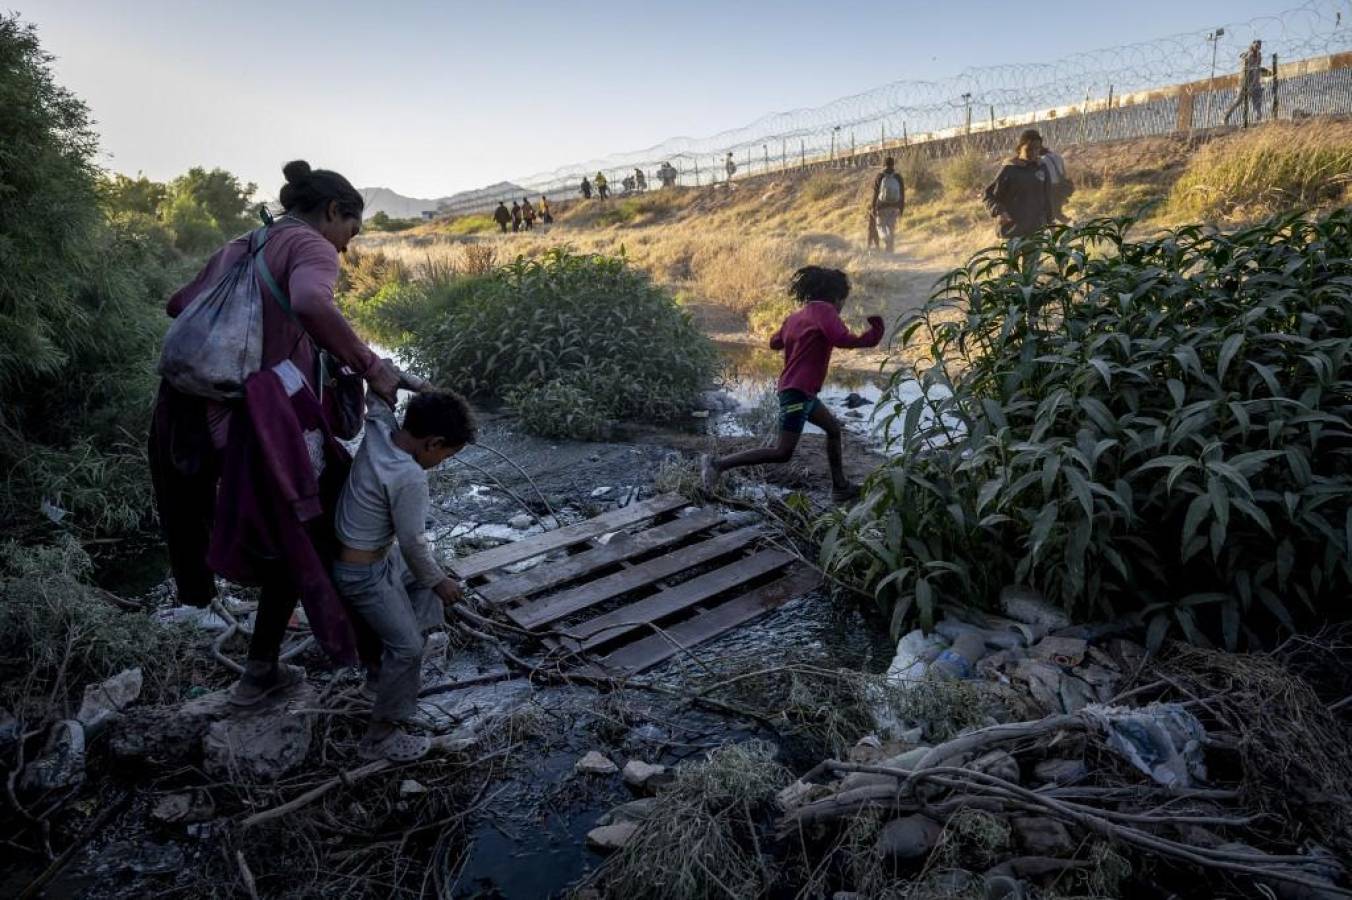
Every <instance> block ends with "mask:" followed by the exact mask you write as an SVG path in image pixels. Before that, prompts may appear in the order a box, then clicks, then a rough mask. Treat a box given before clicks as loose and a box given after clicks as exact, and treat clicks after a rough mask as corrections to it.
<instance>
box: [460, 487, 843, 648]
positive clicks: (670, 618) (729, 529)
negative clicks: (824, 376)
mask: <svg viewBox="0 0 1352 900" xmlns="http://www.w3.org/2000/svg"><path fill="white" fill-rule="evenodd" d="M764 537H765V533H764V531H762V530H761V528H760V526H758V525H744V526H736V525H734V524H731V523H729V522H728V521H727V516H726V514H725V513H722V512H719V511H717V510H712V509H697V508H691V507H690V502H689V501H688V500H686V499H685V498H684V497H681V496H680V495H678V494H663V495H661V496H658V497H653V498H652V499H650V500H645V501H643V502H641V503H634V504H631V505H629V506H625V507H621V508H619V509H614V510H611V511H610V512H607V513H604V514H602V515H599V516H596V517H595V518H591V519H587V520H585V521H582V522H578V523H577V524H575V525H567V526H564V527H562V528H556V529H555V530H553V531H546V532H544V533H543V534H539V535H536V536H534V537H530V538H527V539H525V540H522V541H517V542H515V543H511V544H504V545H502V546H500V547H494V548H492V549H490V550H484V551H482V552H480V553H476V554H474V555H473V556H468V557H466V558H464V559H458V560H455V562H454V563H452V568H453V569H454V571H455V573H456V575H457V576H458V577H459V578H461V579H462V580H463V581H464V582H465V584H466V585H468V586H469V587H471V588H473V589H474V590H475V591H476V592H477V593H478V594H479V596H480V597H482V598H483V599H485V600H486V601H487V602H488V603H489V604H490V605H492V606H493V607H495V608H496V609H497V610H499V611H500V612H502V613H503V614H504V615H505V616H506V617H507V618H508V619H510V620H511V621H513V622H515V623H516V624H517V625H519V626H521V627H522V628H525V629H528V630H530V631H532V632H535V633H537V634H539V635H541V636H542V639H543V640H544V642H545V644H546V645H547V646H549V647H551V648H565V649H569V650H573V651H579V652H581V653H582V654H584V655H585V656H586V657H587V659H588V660H589V661H591V662H593V663H596V664H598V665H599V666H601V667H602V668H603V669H604V670H605V671H607V672H609V673H611V674H615V675H632V674H634V673H636V672H641V671H643V670H644V669H647V668H650V667H652V666H654V665H656V664H657V663H659V662H662V661H663V660H665V659H668V658H669V657H671V656H673V655H675V654H677V653H680V652H681V651H682V650H683V649H684V648H689V647H693V646H695V645H697V644H700V643H702V642H704V641H708V640H710V639H712V638H715V637H718V636H719V635H721V634H724V633H726V632H728V631H730V630H732V629H733V628H736V627H737V626H739V625H742V624H744V623H746V622H750V621H751V620H752V619H755V618H757V617H758V616H761V615H764V614H765V613H767V612H769V611H770V610H772V609H775V608H777V607H779V606H782V605H783V604H784V603H786V602H788V601H789V600H791V599H793V598H794V597H796V596H799V595H801V594H803V593H805V592H807V591H809V590H811V589H813V588H814V587H816V586H817V584H818V576H817V575H816V573H814V572H812V571H811V570H810V569H808V568H807V567H806V566H803V565H802V564H800V563H799V562H798V561H797V560H796V559H795V558H794V557H793V556H792V555H791V554H789V553H786V552H784V551H783V550H779V549H776V548H774V547H769V546H766V544H765V541H764ZM546 554H548V555H549V556H551V557H553V558H549V559H546V560H544V561H543V562H540V563H539V564H537V565H535V566H533V567H531V568H525V569H524V570H520V571H513V570H514V569H522V566H521V564H522V563H526V562H527V561H529V560H534V559H536V558H538V557H540V556H543V555H546Z"/></svg>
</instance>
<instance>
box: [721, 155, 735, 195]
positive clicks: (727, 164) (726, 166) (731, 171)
mask: <svg viewBox="0 0 1352 900" xmlns="http://www.w3.org/2000/svg"><path fill="white" fill-rule="evenodd" d="M723 171H724V172H727V173H728V189H729V190H731V189H732V176H734V175H736V174H737V163H735V162H733V161H732V151H731V150H729V151H728V158H727V159H725V160H724V161H723Z"/></svg>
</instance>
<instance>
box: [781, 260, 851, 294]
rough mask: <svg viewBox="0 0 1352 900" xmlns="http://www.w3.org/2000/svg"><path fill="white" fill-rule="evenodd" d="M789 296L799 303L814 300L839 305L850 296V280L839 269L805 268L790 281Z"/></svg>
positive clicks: (795, 273)
mask: <svg viewBox="0 0 1352 900" xmlns="http://www.w3.org/2000/svg"><path fill="white" fill-rule="evenodd" d="M789 294H790V295H791V296H792V297H794V298H796V299H797V300H798V302H799V303H808V302H810V301H812V300H825V301H826V302H827V303H839V302H841V301H842V300H844V299H845V298H846V297H848V296H850V278H849V276H848V275H846V274H845V273H844V272H842V271H840V270H839V269H828V268H826V267H825V266H803V267H802V268H801V269H799V270H798V271H797V272H794V273H793V278H791V279H789Z"/></svg>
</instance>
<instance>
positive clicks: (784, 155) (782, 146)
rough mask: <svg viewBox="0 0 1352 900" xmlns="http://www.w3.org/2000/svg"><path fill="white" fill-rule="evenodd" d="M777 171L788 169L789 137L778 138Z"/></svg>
mask: <svg viewBox="0 0 1352 900" xmlns="http://www.w3.org/2000/svg"><path fill="white" fill-rule="evenodd" d="M779 171H781V172H787V171H789V139H788V138H780V139H779Z"/></svg>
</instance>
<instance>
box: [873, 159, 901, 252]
mask: <svg viewBox="0 0 1352 900" xmlns="http://www.w3.org/2000/svg"><path fill="white" fill-rule="evenodd" d="M896 165H897V161H896V160H895V159H893V158H892V157H890V156H889V157H887V159H885V160H883V170H882V171H881V172H879V173H878V177H877V178H875V179H873V216H874V221H875V222H876V223H877V229H878V235H879V236H880V237H881V238H882V242H883V247H884V249H885V250H886V251H887V252H888V253H892V252H894V251H895V245H896V240H897V220H898V219H900V218H901V214H902V211H903V210H905V209H906V182H905V181H903V180H902V178H901V173H900V172H898V171H897V170H896Z"/></svg>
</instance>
